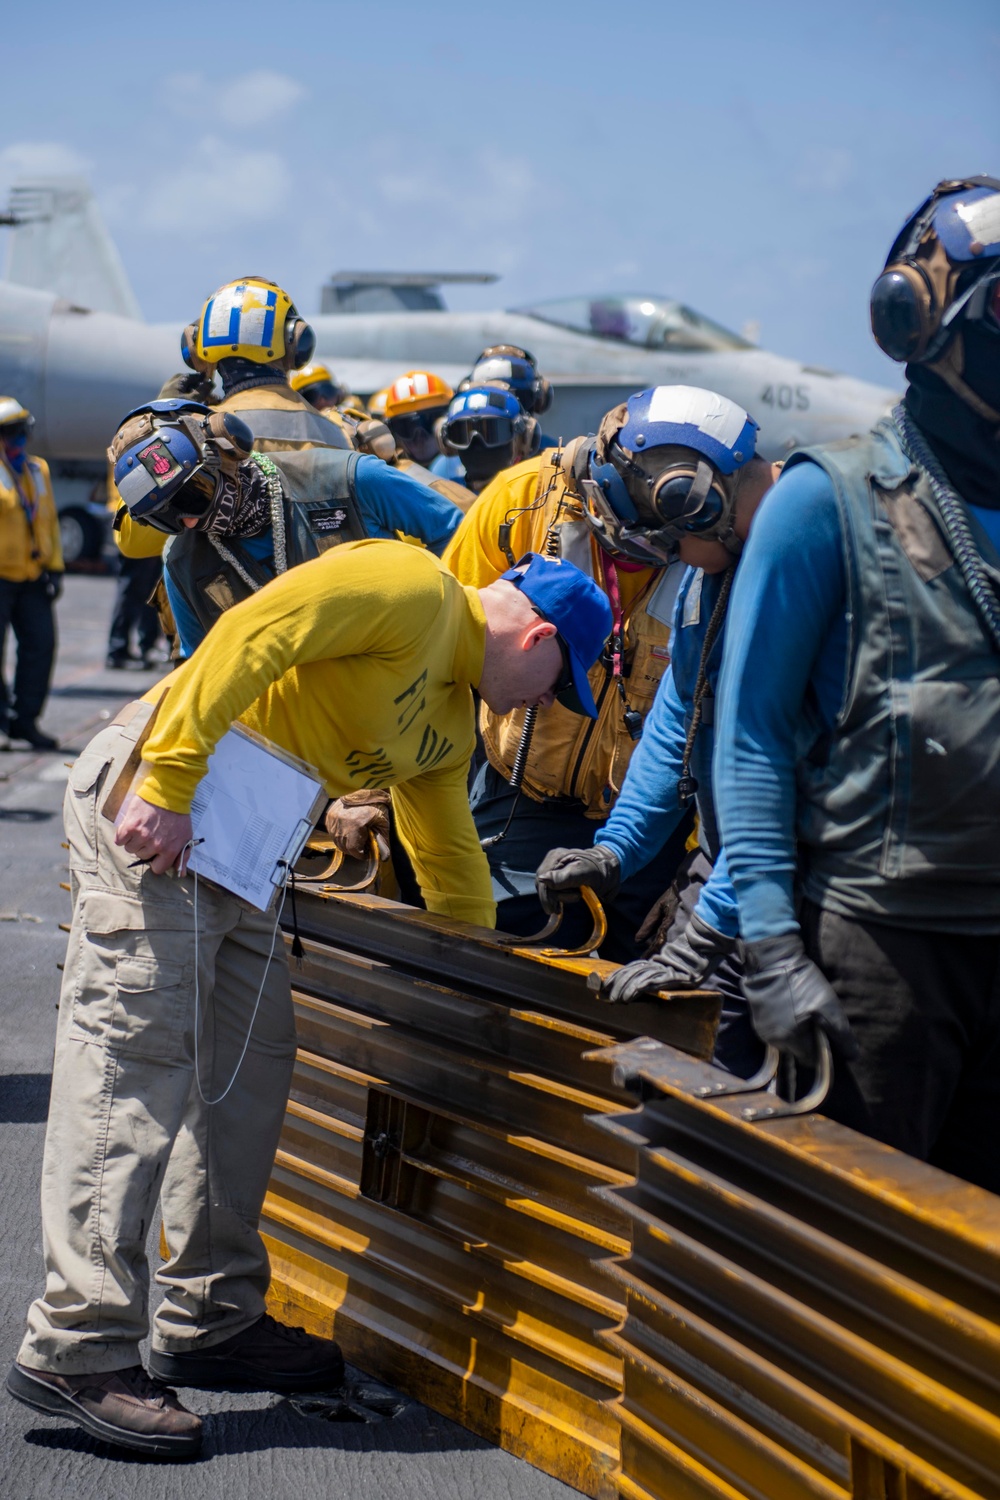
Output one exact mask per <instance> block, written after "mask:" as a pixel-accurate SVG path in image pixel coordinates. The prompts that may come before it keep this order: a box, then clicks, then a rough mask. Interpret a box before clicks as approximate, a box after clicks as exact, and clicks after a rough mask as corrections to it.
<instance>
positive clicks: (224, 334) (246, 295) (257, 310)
mask: <svg viewBox="0 0 1000 1500" xmlns="http://www.w3.org/2000/svg"><path fill="white" fill-rule="evenodd" d="M315 350H316V335H315V334H314V333H313V331H312V329H311V328H310V327H309V324H308V323H306V322H305V321H304V320H303V319H302V318H300V317H299V315H298V313H297V312H296V310H295V306H294V304H293V302H292V299H291V298H290V297H289V295H288V293H287V292H285V291H282V289H281V287H280V286H278V284H277V282H275V281H268V280H266V279H265V277H263V276H244V277H243V278H242V280H240V281H228V282H227V283H226V285H225V286H220V287H219V290H218V291H217V292H213V293H212V295H211V297H209V299H208V301H207V302H206V303H205V306H204V307H203V308H202V310H201V316H200V317H199V319H198V321H197V323H189V324H188V326H187V327H186V328H185V330H184V332H183V333H182V334H181V353H182V355H183V356H184V360H185V363H186V364H189V365H190V366H191V368H192V369H195V370H200V371H201V373H202V374H204V375H212V374H214V373H215V367H216V365H218V364H219V363H220V362H221V361H222V360H224V359H246V360H249V361H250V362H251V363H252V364H258V365H278V366H280V367H281V369H283V370H298V369H301V368H302V366H303V365H307V364H308V363H309V361H310V360H311V359H312V357H313V354H314V353H315Z"/></svg>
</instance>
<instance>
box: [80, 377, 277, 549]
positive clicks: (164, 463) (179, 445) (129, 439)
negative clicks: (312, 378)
mask: <svg viewBox="0 0 1000 1500" xmlns="http://www.w3.org/2000/svg"><path fill="white" fill-rule="evenodd" d="M252 448H253V433H252V432H251V431H250V428H249V427H248V426H247V425H246V423H245V422H242V421H241V420H240V418H239V417H238V416H236V414H235V413H234V412H213V411H210V410H209V408H208V407H207V406H202V405H201V403H200V402H198V401H183V400H170V401H150V402H147V404H146V405H145V406H138V407H136V408H135V410H134V411H130V412H129V414H128V416H127V417H125V419H124V420H123V422H122V423H121V425H120V427H119V428H118V431H117V432H116V433H115V435H114V437H113V438H112V440H111V446H110V447H109V448H108V459H109V461H110V462H111V463H112V464H113V465H114V476H115V485H116V487H117V489H118V493H119V494H120V495H121V497H122V501H123V503H124V505H125V507H126V509H127V510H128V513H129V515H130V516H131V517H132V519H133V520H135V521H140V522H142V523H143V524H144V525H147V526H153V527H155V528H156V530H157V531H167V532H170V533H176V532H180V531H182V530H183V529H184V525H183V518H184V517H185V516H188V517H197V518H198V519H199V522H203V521H204V520H205V519H206V518H207V517H208V515H209V514H210V513H211V511H212V507H213V505H214V504H215V502H216V500H217V496H218V493H219V489H220V482H221V481H223V480H225V479H227V478H228V479H234V478H235V475H236V471H237V469H238V467H239V465H240V464H241V463H242V462H243V461H244V460H245V459H246V458H248V457H249V455H250V452H251V450H252Z"/></svg>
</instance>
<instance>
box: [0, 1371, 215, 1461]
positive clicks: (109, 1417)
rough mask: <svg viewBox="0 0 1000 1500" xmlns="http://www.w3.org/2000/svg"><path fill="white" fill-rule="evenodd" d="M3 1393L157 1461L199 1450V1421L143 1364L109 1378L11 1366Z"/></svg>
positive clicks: (117, 1445) (115, 1373) (97, 1436)
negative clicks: (153, 1456)
mask: <svg viewBox="0 0 1000 1500" xmlns="http://www.w3.org/2000/svg"><path fill="white" fill-rule="evenodd" d="M7 1389H8V1391H9V1392H10V1394H11V1395H12V1396H13V1397H14V1400H15V1401H21V1402H23V1404H24V1405H25V1406H30V1407H32V1409H33V1410H34V1411H43V1412H46V1413H47V1414H48V1415H49V1416H50V1417H67V1418H68V1419H69V1420H70V1421H71V1422H75V1423H76V1424H77V1426H78V1427H82V1428H83V1430H84V1431H85V1432H89V1433H90V1435H91V1437H95V1438H100V1439H101V1440H102V1442H105V1443H114V1444H115V1446H116V1447H119V1448H135V1449H137V1450H138V1451H139V1452H140V1453H152V1454H155V1455H156V1456H157V1457H159V1458H190V1457H191V1455H192V1454H194V1453H197V1452H198V1450H199V1448H200V1447H201V1418H200V1417H196V1416H195V1414H194V1412H191V1411H188V1410H187V1408H186V1407H184V1406H182V1405H181V1403H180V1402H179V1401H178V1399H177V1395H176V1393H175V1392H174V1391H172V1390H170V1389H169V1387H167V1386H165V1385H161V1383H160V1382H159V1381H158V1380H151V1379H150V1378H149V1376H148V1375H147V1374H146V1372H145V1370H144V1369H143V1368H142V1365H132V1366H130V1368H129V1369H127V1370H112V1371H111V1373H110V1374H108V1375H53V1374H51V1373H50V1372H49V1371H48V1370H29V1369H28V1368H27V1367H26V1366H25V1365H18V1364H15V1365H12V1366H11V1369H10V1374H9V1375H8V1376H7Z"/></svg>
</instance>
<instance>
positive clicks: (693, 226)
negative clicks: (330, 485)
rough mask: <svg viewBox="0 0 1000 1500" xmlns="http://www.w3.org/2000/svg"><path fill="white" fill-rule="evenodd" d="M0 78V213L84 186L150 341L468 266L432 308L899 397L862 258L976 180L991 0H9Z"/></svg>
mask: <svg viewBox="0 0 1000 1500" xmlns="http://www.w3.org/2000/svg"><path fill="white" fill-rule="evenodd" d="M4 64H5V66H4V85H3V89H2V91H0V194H2V195H3V199H4V201H5V197H6V191H7V188H8V187H9V185H10V184H11V183H12V182H14V181H17V180H19V179H22V178H24V177H25V176H26V175H33V174H44V175H51V174H58V175H67V174H69V175H82V176H85V177H86V178H88V179H89V181H90V183H91V185H92V187H93V189H94V191H95V194H96V196H97V199H98V202H99V204H100V206H101V209H102V211H103V213H104V216H105V219H106V221H107V223H108V226H109V228H110V230H111V233H112V236H113V238H114V240H115V242H116V244H117V245H118V248H119V251H120V253H121V256H122V259H123V261H124V264H125V268H126V271H127V273H128V275H129V277H130V279H131V281H132V284H133V286H134V288H135V291H136V294H137V296H138V299H139V303H140V306H141V308H142V311H143V314H144V316H145V317H146V318H148V319H149V320H151V321H167V320H171V321H181V320H183V321H186V320H188V319H190V318H193V317H195V316H196V315H197V313H198V311H199V309H200V307H201V305H202V303H203V302H204V300H205V298H206V297H207V296H208V295H209V294H210V293H211V292H212V291H213V290H214V288H215V287H216V286H217V285H219V284H220V283H222V282H224V281H227V280H230V279H232V278H233V277H236V276H239V275H243V274H247V273H248V272H257V273H261V274H264V275H267V276H269V277H271V278H273V279H275V280H277V281H279V282H281V283H282V284H283V285H284V286H285V287H286V289H287V290H288V291H289V293H290V294H291V296H292V297H293V299H294V300H295V301H296V303H297V305H298V307H299V310H300V311H301V312H303V313H304V314H306V315H308V314H309V313H310V312H315V311H317V310H318V308H319V293H320V286H321V284H322V283H323V281H324V280H325V279H326V278H327V277H328V276H329V275H330V274H331V273H332V272H334V271H338V270H343V269H350V270H417V271H424V270H438V271H461V270H477V271H494V272H497V273H499V274H500V276H501V280H500V281H499V283H498V284H497V285H496V286H493V287H475V288H455V289H453V290H451V291H450V292H449V293H448V302H449V305H450V306H452V307H455V308H463V309H465V308H470V309H471V308H487V307H491V306H498V305H499V306H504V307H517V306H523V305H525V304H530V303H532V302H536V301H540V300H542V299H543V298H550V297H558V296H568V295H572V294H578V293H589V294H597V293H606V292H616V291H644V292H649V293H656V294H659V295H665V296H670V297H677V298H679V299H680V300H681V301H683V302H686V303H688V304H689V305H690V306H692V307H694V308H696V309H698V310H699V311H700V312H703V313H705V314H706V315H708V316H709V317H711V318H714V319H715V320H716V321H718V322H720V323H723V324H725V325H727V326H729V327H731V328H734V329H736V330H741V329H745V328H746V327H747V325H757V326H759V339H760V343H761V344H762V346H763V347H765V348H768V349H772V350H775V351H776V352H778V353H781V354H785V355H789V356H792V357H794V358H798V359H801V360H803V361H805V362H807V363H811V364H819V365H824V366H826V367H828V368H831V369H835V370H840V371H843V372H845V373H848V374H852V375H856V376H860V377H862V378H864V379H869V380H876V381H878V382H879V383H881V384H890V385H894V386H895V385H898V384H899V372H898V371H897V370H895V369H894V368H893V367H892V366H891V365H890V363H889V361H888V360H886V359H885V358H884V357H883V356H882V355H881V354H880V353H879V351H878V350H877V349H876V347H875V345H874V343H873V342H872V339H871V333H870V331H869V327H868V291H869V288H870V286H871V283H872V281H873V280H874V278H875V277H876V276H877V274H878V272H879V271H880V270H881V268H882V264H883V261H884V258H885V254H886V252H887V250H888V248H889V245H890V244H891V242H892V240H893V237H894V235H895V233H896V231H897V229H898V228H899V226H900V225H901V223H902V222H903V220H904V219H905V217H906V216H907V215H908V213H909V212H910V211H911V210H912V209H913V208H914V207H915V206H916V205H917V203H918V202H919V201H920V200H921V199H922V198H923V197H924V196H925V195H926V193H927V192H928V191H929V189H930V188H931V187H932V186H933V184H934V183H935V182H936V181H937V180H938V179H939V178H941V177H946V176H954V175H965V174H969V173H976V172H990V173H992V174H994V175H1000V5H998V4H997V3H996V0H949V3H948V4H946V5H944V4H935V5H931V4H928V3H925V0H907V3H901V0H885V3H882V0H867V3H862V0H836V3H826V4H822V5H817V4H815V3H814V4H809V3H807V0H798V3H796V4H790V3H785V0H778V3H773V4H768V3H767V0H758V3H757V4H755V5H748V4H746V3H739V4H737V3H735V0H714V3H711V4H708V3H705V0H701V3H700V4H692V3H690V0H689V3H687V4H683V5H682V4H677V3H673V0H667V3H664V0H661V3H659V4H656V5H652V6H649V5H647V6H644V7H637V6H635V5H623V6H614V5H609V4H607V3H600V4H598V3H594V0H575V3H574V4H573V5H572V6H570V5H566V4H560V5H556V4H550V3H547V0H534V3H533V4H532V5H530V6H529V5H527V4H525V3H523V0H522V3H520V4H518V5H510V4H508V5H504V4H503V3H502V0H492V3H490V4H486V5H478V6H476V5H472V4H469V3H468V0H466V3H464V4H459V3H453V0H440V3H439V0H424V3H422V4H413V3H407V4H401V3H397V0H384V3H379V4H370V5H367V6H366V5H363V4H361V3H359V0H353V3H352V4H350V5H344V4H341V3H340V0H326V3H315V0H287V3H285V4H283V5H276V4H274V0H268V3H261V0H242V3H240V4H239V5H235V4H232V3H230V0H218V3H214V4H211V5H209V4H204V3H203V4H192V3H190V0H172V3H161V4H158V5H155V6H143V7H139V6H137V5H135V3H134V0H132V3H129V4H118V3H116V0H113V3H104V4H98V5H97V6H92V7H81V6H79V5H75V4H74V5H72V6H71V5H68V4H65V3H59V4H48V3H46V0H35V3H33V4H32V5H31V6H24V7H21V8H20V10H19V13H17V14H10V15H7V16H6V17H5V20H4ZM0 234H2V231H0Z"/></svg>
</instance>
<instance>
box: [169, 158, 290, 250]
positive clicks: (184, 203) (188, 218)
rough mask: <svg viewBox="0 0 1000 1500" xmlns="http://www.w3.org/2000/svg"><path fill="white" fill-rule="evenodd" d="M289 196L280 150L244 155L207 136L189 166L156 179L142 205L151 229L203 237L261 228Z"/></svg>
mask: <svg viewBox="0 0 1000 1500" xmlns="http://www.w3.org/2000/svg"><path fill="white" fill-rule="evenodd" d="M288 193H289V173H288V168H287V166H286V164H285V161H284V158H283V157H282V156H281V155H280V154H279V153H278V152H277V151H245V150H241V149H240V148H239V147H238V146H233V145H231V144H230V143H229V142H228V141H223V140H220V139H219V138H218V137H217V136H211V135H207V136H204V137H203V138H202V139H201V140H200V141H199V142H198V144H197V146H196V147H195V149H194V151H193V152H192V154H191V157H190V159H189V160H188V161H187V162H181V163H179V164H178V165H177V166H176V167H175V168H174V169H173V170H163V169H161V171H160V172H159V173H158V174H157V177H156V183H155V188H154V189H153V190H151V191H150V192H149V193H148V194H147V195H146V196H145V200H144V212H143V216H142V217H143V223H144V224H145V226H146V227H147V228H148V229H155V230H180V229H189V230H190V229H194V228H197V229H199V230H200V231H202V232H205V231H211V230H213V229H217V230H219V231H220V232H221V231H224V230H226V229H232V228H241V227H243V226H245V225H248V224H263V223H266V222H267V221H268V220H270V219H272V218H273V217H274V215H275V213H276V212H277V210H278V209H280V207H281V206H282V204H283V203H284V202H285V200H286V199H287V197H288Z"/></svg>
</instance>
